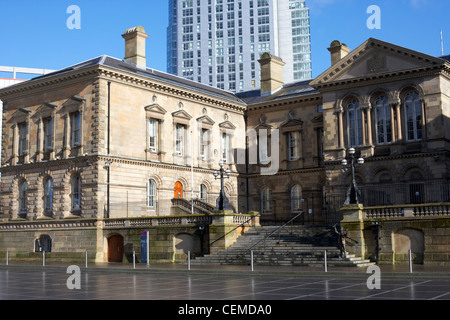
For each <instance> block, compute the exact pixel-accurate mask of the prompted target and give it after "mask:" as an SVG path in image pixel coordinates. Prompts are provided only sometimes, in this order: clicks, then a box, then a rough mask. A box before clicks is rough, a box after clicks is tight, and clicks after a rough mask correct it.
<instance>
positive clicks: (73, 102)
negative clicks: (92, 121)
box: [61, 95, 86, 113]
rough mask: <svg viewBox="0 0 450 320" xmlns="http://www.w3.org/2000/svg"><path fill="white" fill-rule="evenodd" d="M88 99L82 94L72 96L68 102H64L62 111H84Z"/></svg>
mask: <svg viewBox="0 0 450 320" xmlns="http://www.w3.org/2000/svg"><path fill="white" fill-rule="evenodd" d="M85 102H86V99H84V98H82V97H80V96H77V95H75V96H72V97H70V98H69V99H68V100H67V101H66V102H64V103H63V107H62V109H61V110H62V111H63V112H66V113H71V112H77V111H82V109H83V106H84V104H85Z"/></svg>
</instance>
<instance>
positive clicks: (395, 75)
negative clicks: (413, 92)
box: [315, 66, 450, 92]
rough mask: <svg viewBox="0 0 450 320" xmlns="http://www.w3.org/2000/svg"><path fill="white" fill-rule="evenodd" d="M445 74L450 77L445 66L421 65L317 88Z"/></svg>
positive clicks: (345, 86) (329, 89)
mask: <svg viewBox="0 0 450 320" xmlns="http://www.w3.org/2000/svg"><path fill="white" fill-rule="evenodd" d="M437 75H444V76H445V77H447V78H449V77H450V73H449V72H448V70H447V68H446V67H444V66H432V67H421V68H416V69H408V70H400V71H395V72H388V73H379V74H371V75H367V76H365V77H358V78H350V79H343V80H338V81H332V82H328V83H323V84H319V85H317V86H316V87H315V88H316V89H317V90H320V92H327V91H335V90H344V89H345V90H347V89H352V88H355V87H365V86H369V85H380V84H385V83H386V81H390V82H398V81H405V80H410V79H416V78H419V77H432V76H437Z"/></svg>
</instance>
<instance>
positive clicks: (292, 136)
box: [287, 131, 300, 161]
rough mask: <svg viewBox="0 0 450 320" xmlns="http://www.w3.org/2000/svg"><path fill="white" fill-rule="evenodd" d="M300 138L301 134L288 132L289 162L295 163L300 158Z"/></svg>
mask: <svg viewBox="0 0 450 320" xmlns="http://www.w3.org/2000/svg"><path fill="white" fill-rule="evenodd" d="M299 138H300V133H299V132H295V131H293V132H288V134H287V139H288V157H289V161H295V160H298V158H299V150H298V148H299Z"/></svg>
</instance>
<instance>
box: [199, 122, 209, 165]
mask: <svg viewBox="0 0 450 320" xmlns="http://www.w3.org/2000/svg"><path fill="white" fill-rule="evenodd" d="M208 135H209V131H208V129H203V128H202V129H201V130H200V158H202V159H203V160H205V159H206V158H207V152H208V141H209V136H208Z"/></svg>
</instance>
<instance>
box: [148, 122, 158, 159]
mask: <svg viewBox="0 0 450 320" xmlns="http://www.w3.org/2000/svg"><path fill="white" fill-rule="evenodd" d="M157 146H158V121H157V120H155V119H149V120H148V148H149V149H150V151H153V152H156V151H157Z"/></svg>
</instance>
